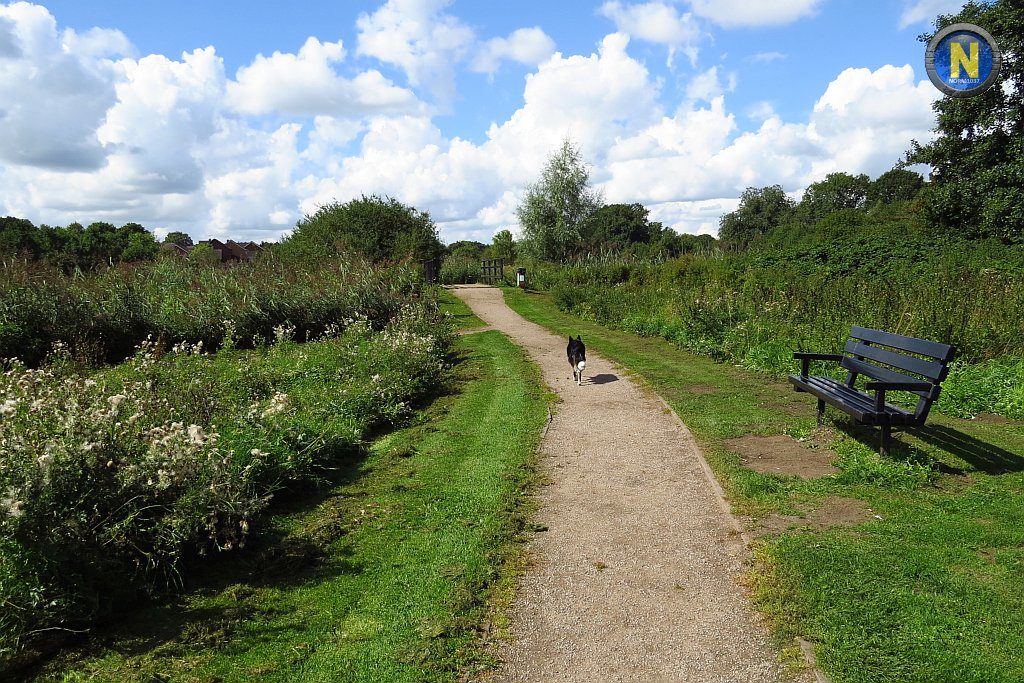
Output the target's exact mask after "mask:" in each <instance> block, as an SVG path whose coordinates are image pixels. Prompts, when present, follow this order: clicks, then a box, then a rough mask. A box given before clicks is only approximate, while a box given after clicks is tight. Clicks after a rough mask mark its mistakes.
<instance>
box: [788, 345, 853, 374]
mask: <svg viewBox="0 0 1024 683" xmlns="http://www.w3.org/2000/svg"><path fill="white" fill-rule="evenodd" d="M793 359H794V360H798V361H800V376H801V377H807V373H808V372H810V368H811V361H812V360H831V361H835V362H837V363H838V362H839V361H841V360H842V359H843V356H842V354H838V353H805V352H803V351H795V352H793Z"/></svg>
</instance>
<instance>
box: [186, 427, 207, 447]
mask: <svg viewBox="0 0 1024 683" xmlns="http://www.w3.org/2000/svg"><path fill="white" fill-rule="evenodd" d="M188 440H189V442H191V443H194V444H195V445H197V446H202V445H203V444H204V443H206V435H205V434H203V428H202V427H200V426H199V425H189V426H188Z"/></svg>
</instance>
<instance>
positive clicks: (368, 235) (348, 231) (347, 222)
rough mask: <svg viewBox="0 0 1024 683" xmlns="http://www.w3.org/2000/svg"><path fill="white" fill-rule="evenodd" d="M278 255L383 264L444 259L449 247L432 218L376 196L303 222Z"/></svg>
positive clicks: (332, 208)
mask: <svg viewBox="0 0 1024 683" xmlns="http://www.w3.org/2000/svg"><path fill="white" fill-rule="evenodd" d="M277 250H278V251H280V252H284V253H287V254H290V255H293V256H295V257H297V258H301V259H302V260H304V261H307V262H314V261H316V260H318V259H321V258H323V256H324V254H332V253H333V254H337V253H341V252H349V251H351V252H355V253H357V254H360V255H361V256H363V257H365V258H368V259H370V260H371V261H373V262H375V263H381V262H397V261H402V260H405V259H409V258H412V259H418V260H427V259H435V258H439V257H440V256H441V255H442V254H443V253H444V246H443V245H442V244H441V241H440V240H439V239H438V237H437V226H436V225H434V221H433V220H431V218H430V214H428V213H427V212H425V211H420V210H418V209H416V208H414V207H411V206H406V205H405V204H402V203H401V202H399V201H398V200H397V199H394V198H391V197H378V196H376V195H374V196H370V197H366V196H364V197H360V198H359V199H353V200H351V201H348V202H345V203H344V204H341V203H339V202H332V203H330V204H326V205H324V206H321V207H320V208H319V209H317V210H316V212H315V213H312V214H310V215H307V216H306V217H305V218H303V219H302V220H301V221H299V222H298V224H297V225H296V226H295V230H294V231H293V232H292V234H291V235H289V236H288V237H286V238H285V239H284V240H283V241H282V243H281V244H280V245H279V246H278V247H277Z"/></svg>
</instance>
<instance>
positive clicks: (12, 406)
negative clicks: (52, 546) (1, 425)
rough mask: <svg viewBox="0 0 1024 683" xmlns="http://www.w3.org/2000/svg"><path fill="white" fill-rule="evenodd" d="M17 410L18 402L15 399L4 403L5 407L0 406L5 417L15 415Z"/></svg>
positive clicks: (1, 413) (0, 411)
mask: <svg viewBox="0 0 1024 683" xmlns="http://www.w3.org/2000/svg"><path fill="white" fill-rule="evenodd" d="M17 409H18V402H17V401H16V400H15V399H13V398H11V399H7V400H6V401H4V402H3V405H0V415H3V416H4V417H10V416H11V415H14V412H15V411H16V410H17Z"/></svg>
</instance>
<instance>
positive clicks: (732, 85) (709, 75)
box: [686, 66, 736, 102]
mask: <svg viewBox="0 0 1024 683" xmlns="http://www.w3.org/2000/svg"><path fill="white" fill-rule="evenodd" d="M735 89H736V74H735V73H731V72H730V73H729V74H728V75H726V78H725V82H724V83H723V82H722V79H721V78H720V77H719V75H718V67H717V66H713V67H711V68H710V69H708V70H707V71H703V72H701V73H699V74H697V75H696V76H694V77H693V79H692V80H691V81H690V83H689V84H688V85H687V86H686V97H687V98H688V99H691V100H704V101H705V102H711V101H712V100H714V99H715V98H716V97H721V96H722V95H723V94H725V93H727V92H732V91H733V90H735Z"/></svg>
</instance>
